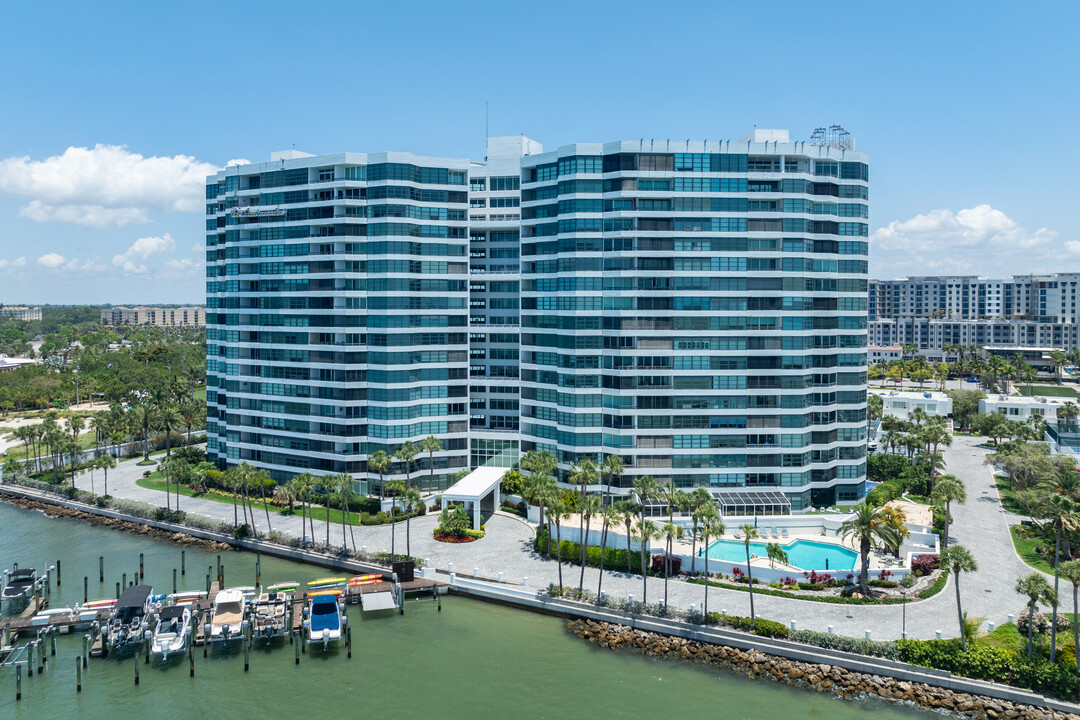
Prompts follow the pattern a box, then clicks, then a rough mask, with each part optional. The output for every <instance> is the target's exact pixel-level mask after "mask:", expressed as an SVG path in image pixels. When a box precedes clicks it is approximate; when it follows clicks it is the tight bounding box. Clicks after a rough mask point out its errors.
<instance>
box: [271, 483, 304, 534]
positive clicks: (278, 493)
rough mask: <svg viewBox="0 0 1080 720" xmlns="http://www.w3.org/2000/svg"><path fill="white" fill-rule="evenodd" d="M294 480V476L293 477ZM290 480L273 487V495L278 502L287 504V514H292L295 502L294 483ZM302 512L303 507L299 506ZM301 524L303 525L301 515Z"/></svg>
mask: <svg viewBox="0 0 1080 720" xmlns="http://www.w3.org/2000/svg"><path fill="white" fill-rule="evenodd" d="M293 480H295V478H293ZM293 480H290V481H289V482H287V483H281V484H280V485H278V486H277V487H276V488H274V497H275V498H276V499H277V500H278V502H283V503H285V504H286V505H287V506H288V508H289V509H288V514H289V515H292V514H293V505H294V504H296V483H295V482H293ZM301 512H303V508H301ZM300 524H301V525H303V524H304V523H303V517H301V522H300Z"/></svg>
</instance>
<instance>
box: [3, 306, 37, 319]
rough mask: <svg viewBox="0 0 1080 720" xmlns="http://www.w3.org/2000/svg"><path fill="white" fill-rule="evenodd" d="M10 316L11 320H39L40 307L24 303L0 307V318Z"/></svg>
mask: <svg viewBox="0 0 1080 720" xmlns="http://www.w3.org/2000/svg"><path fill="white" fill-rule="evenodd" d="M2 318H10V319H12V320H25V321H28V322H29V321H31V320H40V319H41V308H40V307H26V306H25V305H7V306H5V307H0V319H2Z"/></svg>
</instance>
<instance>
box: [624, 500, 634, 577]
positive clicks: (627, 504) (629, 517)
mask: <svg viewBox="0 0 1080 720" xmlns="http://www.w3.org/2000/svg"><path fill="white" fill-rule="evenodd" d="M620 505H624V507H622V508H621V510H622V522H623V525H625V526H626V572H633V568H631V567H630V562H631V560H630V553H631V552H632V551H631V550H630V540H631V539H632V538H633V529H634V516H635V515H637V507H635V506H636V503H635V502H633V501H632V500H624V501H622V503H620Z"/></svg>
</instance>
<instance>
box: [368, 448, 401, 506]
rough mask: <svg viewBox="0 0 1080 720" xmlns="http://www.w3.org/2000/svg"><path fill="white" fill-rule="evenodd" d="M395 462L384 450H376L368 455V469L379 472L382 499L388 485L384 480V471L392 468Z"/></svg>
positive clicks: (380, 497)
mask: <svg viewBox="0 0 1080 720" xmlns="http://www.w3.org/2000/svg"><path fill="white" fill-rule="evenodd" d="M393 464H394V461H393V459H391V457H390V456H389V455H387V454H386V452H385V451H383V450H376V451H375V452H373V453H371V455H370V456H369V457H368V461H367V465H368V470H374V471H375V472H377V473H379V499H380V500H382V499H383V498H385V497H386V492H385V490H386V487H385V484H384V481H383V473H385V472H386V471H387V470H389V469H390V466H391V465H393Z"/></svg>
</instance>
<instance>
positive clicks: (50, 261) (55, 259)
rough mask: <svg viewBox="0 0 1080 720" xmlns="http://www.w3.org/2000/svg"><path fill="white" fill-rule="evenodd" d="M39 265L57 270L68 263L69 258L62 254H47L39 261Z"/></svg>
mask: <svg viewBox="0 0 1080 720" xmlns="http://www.w3.org/2000/svg"><path fill="white" fill-rule="evenodd" d="M37 261H38V265H41V266H42V267H47V268H53V269H56V268H58V267H60V266H61V265H63V264H64V263H66V262H67V258H66V257H64V256H63V255H61V254H60V253H54V252H51V253H46V254H45V255H42V256H41V257H39V258H38V259H37Z"/></svg>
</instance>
